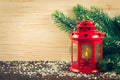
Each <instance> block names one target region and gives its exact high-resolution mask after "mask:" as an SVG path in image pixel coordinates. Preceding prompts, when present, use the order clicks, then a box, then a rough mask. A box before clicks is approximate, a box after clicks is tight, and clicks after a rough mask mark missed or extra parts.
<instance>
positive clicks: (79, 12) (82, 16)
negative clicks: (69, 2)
mask: <svg viewBox="0 0 120 80" xmlns="http://www.w3.org/2000/svg"><path fill="white" fill-rule="evenodd" d="M73 12H74V14H75V16H76V19H77V21H82V20H87V19H89V16H88V13H89V11H88V10H87V9H86V8H84V7H83V6H81V5H79V4H78V5H77V6H75V7H73Z"/></svg>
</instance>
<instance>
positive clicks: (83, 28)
mask: <svg viewBox="0 0 120 80" xmlns="http://www.w3.org/2000/svg"><path fill="white" fill-rule="evenodd" d="M77 27H78V29H77V30H75V31H73V32H72V33H71V34H70V38H71V39H73V40H91V41H94V40H102V39H103V38H104V33H103V32H102V31H98V30H95V27H96V25H95V24H94V23H93V22H92V21H90V20H84V21H81V22H79V23H77Z"/></svg>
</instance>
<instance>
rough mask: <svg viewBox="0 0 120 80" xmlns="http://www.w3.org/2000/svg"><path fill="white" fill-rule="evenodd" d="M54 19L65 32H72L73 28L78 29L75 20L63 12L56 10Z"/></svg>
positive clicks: (53, 15)
mask: <svg viewBox="0 0 120 80" xmlns="http://www.w3.org/2000/svg"><path fill="white" fill-rule="evenodd" d="M52 17H53V20H54V22H55V24H56V26H58V27H59V28H60V29H61V30H64V31H65V32H68V33H70V32H71V31H73V30H76V29H77V27H76V24H75V21H74V20H72V19H71V18H70V17H66V16H65V15H64V14H63V13H62V12H60V11H57V10H56V11H55V12H54V13H53V14H52Z"/></svg>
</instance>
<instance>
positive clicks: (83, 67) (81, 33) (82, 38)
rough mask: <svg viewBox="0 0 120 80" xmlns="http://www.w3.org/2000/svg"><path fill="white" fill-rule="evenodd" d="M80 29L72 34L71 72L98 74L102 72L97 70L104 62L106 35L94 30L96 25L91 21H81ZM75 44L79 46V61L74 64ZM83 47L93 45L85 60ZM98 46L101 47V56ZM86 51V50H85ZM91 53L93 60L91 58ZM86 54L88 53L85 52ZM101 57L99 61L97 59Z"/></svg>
mask: <svg viewBox="0 0 120 80" xmlns="http://www.w3.org/2000/svg"><path fill="white" fill-rule="evenodd" d="M77 27H78V29H77V30H75V31H73V32H72V33H71V34H70V38H71V66H70V68H69V69H70V71H73V72H83V73H96V72H99V71H100V70H99V69H98V68H97V63H98V62H99V61H101V60H102V56H103V55H102V52H103V51H102V47H103V38H104V34H103V33H102V32H101V31H97V30H94V29H95V27H96V26H95V24H94V23H93V22H91V21H89V20H85V21H81V22H80V23H78V24H77ZM73 44H75V45H76V46H77V53H76V54H77V61H75V62H74V56H73V55H74V54H75V53H74V54H73V52H74V50H73ZM82 45H91V47H92V48H91V49H89V48H87V49H88V52H87V55H89V56H87V57H88V58H87V57H86V58H83V57H82V56H83V54H85V53H83V52H84V51H83V50H82ZM97 45H99V48H100V49H99V50H100V51H99V52H98V53H99V55H98V53H97V49H96V48H97ZM83 49H84V48H83ZM82 51H83V52H82ZM90 51H91V58H90V59H89V57H90ZM85 52H86V51H85ZM98 57H99V60H97V58H98Z"/></svg>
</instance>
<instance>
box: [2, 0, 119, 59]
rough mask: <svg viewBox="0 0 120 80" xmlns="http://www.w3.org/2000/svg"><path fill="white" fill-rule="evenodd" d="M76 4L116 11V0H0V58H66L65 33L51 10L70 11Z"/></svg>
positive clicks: (68, 47)
mask: <svg viewBox="0 0 120 80" xmlns="http://www.w3.org/2000/svg"><path fill="white" fill-rule="evenodd" d="M76 4H81V5H83V6H85V7H87V8H90V6H97V7H99V8H101V9H103V10H104V11H106V12H107V13H108V14H109V15H110V16H111V17H113V16H115V15H119V14H120V0H0V60H70V40H69V37H68V34H67V33H65V32H63V31H61V30H59V29H58V28H57V27H56V26H55V25H54V22H53V21H52V19H51V13H53V12H54V11H55V10H61V11H62V12H64V13H65V14H66V15H71V14H72V13H71V9H72V7H73V6H75V5H76Z"/></svg>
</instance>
